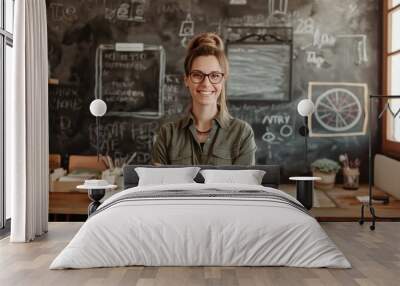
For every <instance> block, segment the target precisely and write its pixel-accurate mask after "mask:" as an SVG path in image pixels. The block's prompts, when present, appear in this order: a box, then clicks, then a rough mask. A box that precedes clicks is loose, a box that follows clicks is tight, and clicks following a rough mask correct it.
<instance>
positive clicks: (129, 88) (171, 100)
mask: <svg viewBox="0 0 400 286" xmlns="http://www.w3.org/2000/svg"><path fill="white" fill-rule="evenodd" d="M47 17H48V41H49V42H48V44H49V45H48V48H49V69H50V77H51V78H52V79H56V80H57V81H58V83H57V84H49V110H50V114H49V116H50V153H60V154H62V156H63V158H67V157H68V155H70V154H95V153H96V125H95V118H94V117H93V116H91V115H90V113H89V104H90V102H91V101H92V100H93V99H95V98H96V97H102V98H103V99H104V100H105V101H106V102H108V104H109V107H110V108H111V109H112V111H114V112H113V113H111V115H110V114H109V115H107V116H105V117H103V118H101V127H100V148H101V153H103V154H106V153H108V154H110V155H112V156H116V157H125V156H130V155H131V154H132V153H134V152H136V153H137V156H136V157H135V159H134V161H133V162H132V163H135V164H143V163H144V164H146V163H149V160H150V150H151V145H152V140H153V137H154V135H155V134H156V133H157V130H158V128H159V127H160V125H161V124H162V123H163V122H165V121H168V120H172V119H174V118H176V116H179V115H180V114H182V112H184V110H185V107H186V105H187V103H188V102H189V94H188V92H187V90H186V89H185V88H184V85H183V61H184V55H185V47H186V45H187V43H188V41H189V40H190V38H191V37H192V36H193V34H197V33H199V32H204V31H214V32H217V33H219V34H220V35H221V36H222V37H223V39H224V40H225V41H227V43H228V47H230V43H232V42H234V41H235V40H237V39H239V38H240V37H241V36H243V35H238V34H237V29H238V27H245V28H246V27H249V29H250V30H252V31H255V32H256V33H257V27H259V28H260V29H261V30H262V29H265V30H267V31H268V27H271V28H272V27H287V28H290V30H291V33H292V41H291V43H290V45H291V46H290V47H289V48H288V47H287V46H286V48H282V49H280V48H279V47H278V48H276V47H274V46H269V47H268V46H262V45H260V46H258V47H259V49H258V50H254V51H255V56H257V57H260V56H263V55H266V56H268V55H270V58H269V59H267V58H266V59H265V60H260V63H261V64H260V66H257V67H256V68H255V69H254V71H253V72H254V73H255V76H254V78H257V80H259V81H262V74H263V73H264V74H265V75H266V78H265V82H268V84H265V82H260V89H259V90H258V91H260V92H258V94H256V95H255V96H258V97H254V94H253V95H252V94H249V95H248V96H249V97H246V94H244V93H245V92H246V90H249V91H254V90H255V88H254V84H257V81H254V78H252V77H251V74H242V71H241V70H240V68H243V65H240V64H239V65H238V64H237V63H238V61H239V62H240V61H241V60H244V56H245V54H242V55H240V51H245V52H246V49H250V48H251V49H252V48H253V47H252V46H245V47H244V48H243V47H241V46H240V45H238V46H233V48H232V49H231V50H230V51H231V54H230V60H231V61H232V76H234V77H235V78H236V80H235V83H237V80H241V81H242V82H243V85H239V86H238V85H236V87H235V84H234V83H233V82H232V85H231V86H229V83H228V90H231V91H232V97H233V98H231V99H230V101H229V110H230V112H231V113H232V115H233V116H235V117H238V118H241V119H243V120H245V121H247V122H248V123H250V124H251V126H252V127H253V129H254V132H255V136H256V143H257V147H258V150H257V153H256V160H257V164H270V163H279V164H281V165H282V167H283V168H282V171H283V177H284V178H287V177H288V176H290V175H294V174H299V173H301V172H302V171H303V169H304V159H303V158H304V155H303V154H304V138H303V137H301V135H300V134H299V133H298V129H299V128H300V126H301V125H302V123H303V119H302V118H301V117H300V116H299V115H298V114H297V110H296V106H297V103H298V102H299V101H300V100H301V99H304V98H310V99H312V100H313V102H314V103H315V104H316V107H317V110H316V112H315V113H314V114H313V116H312V118H310V121H309V122H308V123H309V127H310V136H311V137H310V139H309V160H310V161H313V160H315V159H318V158H323V157H327V158H331V159H335V160H337V159H338V156H339V154H341V153H344V152H347V153H348V154H349V155H350V156H351V157H353V158H355V157H359V158H360V159H361V161H362V165H361V166H362V174H363V175H364V177H365V175H366V171H367V168H368V164H367V160H368V158H367V153H368V152H367V151H368V137H367V136H366V134H367V133H366V131H367V127H368V122H367V116H368V113H367V109H366V104H367V103H368V99H367V95H368V94H377V92H378V81H379V75H378V71H379V63H378V55H379V45H378V42H379V27H378V26H379V25H377V23H379V21H380V18H379V1H375V0H338V1H331V0H289V1H288V0H269V1H267V0H191V1H183V0H182V1H178V0H157V1H150V0H130V1H128V0H115V1H111V0H109V1H105V0H68V1H67V0H55V1H53V0H48V1H47ZM116 43H142V44H143V46H144V47H145V49H144V50H143V52H137V51H136V52H135V51H129V48H128V50H125V51H118V49H117V48H116V46H115V44H116ZM105 47H106V48H105ZM149 47H150V48H149ZM148 48H149V49H148ZM255 48H256V49H257V45H256V46H255ZM285 49H286V51H289V50H290V49H292V50H291V53H292V54H291V55H290V57H291V61H290V58H288V56H287V55H288V54H287V53H285ZM274 51H276V53H275V52H274ZM248 52H249V50H248ZM228 55H229V53H228ZM163 57H165V58H163ZM285 57H286V58H287V59H289V61H287V62H288V63H287V64H285V63H284V59H285ZM279 58H281V59H282V61H279ZM235 65H236V68H235ZM274 70H275V72H276V75H277V76H276V77H275V76H274V74H273V73H274ZM271 75H272V76H271ZM246 79H247V80H248V84H249V85H248V86H245V85H246V82H247V80H246ZM57 81H56V82H57ZM274 82H275V83H276V85H275V86H270V83H272V84H273V83H274ZM254 92H255V93H257V91H254ZM268 92H272V93H268ZM274 92H275V93H274ZM260 95H261V97H260ZM248 98H250V99H248ZM124 99H125V100H124ZM228 99H229V94H228ZM332 111H333V113H332ZM374 112H375V113H376V108H375V107H374ZM373 126H374V127H373V135H375V134H377V129H376V126H377V125H376V124H374V125H373ZM374 137H377V136H374ZM374 144H376V142H375V143H374ZM284 178H283V179H284Z"/></svg>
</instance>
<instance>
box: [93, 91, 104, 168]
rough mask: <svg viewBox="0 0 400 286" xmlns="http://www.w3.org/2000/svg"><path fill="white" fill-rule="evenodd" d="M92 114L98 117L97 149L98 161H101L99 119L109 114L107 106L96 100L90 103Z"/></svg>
mask: <svg viewBox="0 0 400 286" xmlns="http://www.w3.org/2000/svg"><path fill="white" fill-rule="evenodd" d="M89 109H90V113H91V114H92V115H93V116H96V149H97V161H99V160H100V155H99V133H100V131H99V125H100V120H99V117H101V116H103V115H104V114H106V112H107V104H106V103H105V102H104V101H103V100H101V99H95V100H93V101H92V102H91V103H90V106H89Z"/></svg>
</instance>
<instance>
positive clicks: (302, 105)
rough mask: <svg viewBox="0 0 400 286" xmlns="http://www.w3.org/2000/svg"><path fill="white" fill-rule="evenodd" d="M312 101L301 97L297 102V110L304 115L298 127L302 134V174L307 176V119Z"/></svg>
mask: <svg viewBox="0 0 400 286" xmlns="http://www.w3.org/2000/svg"><path fill="white" fill-rule="evenodd" d="M314 109H315V107H314V103H313V102H312V101H311V100H310V99H302V100H300V102H299V104H297V112H298V113H299V114H300V115H301V116H303V117H304V123H303V126H301V127H300V129H299V132H300V134H301V135H302V136H304V147H305V150H304V175H307V176H309V174H310V170H309V165H308V141H307V137H308V133H309V130H308V126H307V124H308V123H307V121H308V118H309V116H311V114H312V113H313V112H314Z"/></svg>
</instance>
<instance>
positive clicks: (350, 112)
mask: <svg viewBox="0 0 400 286" xmlns="http://www.w3.org/2000/svg"><path fill="white" fill-rule="evenodd" d="M315 110H316V112H315V118H316V120H317V121H318V123H319V124H320V125H321V126H323V127H324V128H325V129H327V130H329V131H334V132H342V131H347V130H349V129H351V128H353V127H354V126H355V125H356V124H357V123H358V122H359V121H360V119H361V115H362V108H361V103H360V100H359V99H358V98H357V97H356V96H355V95H354V94H353V93H352V92H350V91H349V90H347V89H344V88H332V89H329V90H327V91H325V92H324V93H323V94H321V95H320V96H319V97H318V99H317V101H316V102H315Z"/></svg>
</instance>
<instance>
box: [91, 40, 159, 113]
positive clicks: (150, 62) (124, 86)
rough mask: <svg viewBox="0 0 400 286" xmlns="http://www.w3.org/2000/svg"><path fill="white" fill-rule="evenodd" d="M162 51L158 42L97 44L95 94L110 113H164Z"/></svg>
mask: <svg viewBox="0 0 400 286" xmlns="http://www.w3.org/2000/svg"><path fill="white" fill-rule="evenodd" d="M164 71H165V55H164V49H163V48H162V47H161V46H148V45H143V44H138V43H117V44H116V45H100V46H99V47H98V49H97V51H96V84H95V94H96V98H101V99H103V100H104V101H105V102H106V103H107V113H106V115H109V116H134V117H145V118H158V117H160V116H161V115H162V114H163V86H164Z"/></svg>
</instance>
